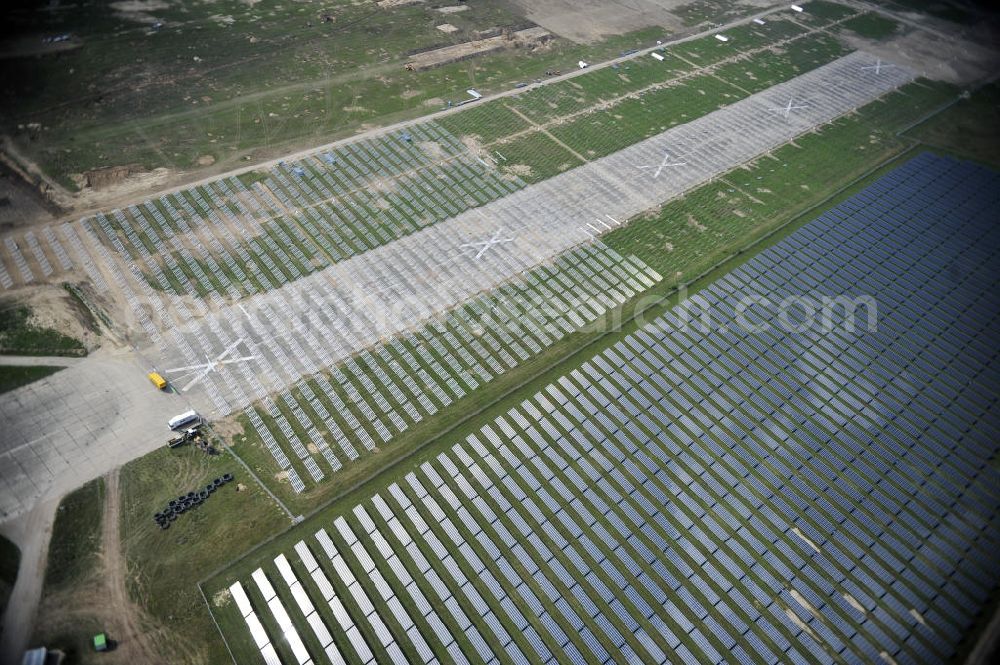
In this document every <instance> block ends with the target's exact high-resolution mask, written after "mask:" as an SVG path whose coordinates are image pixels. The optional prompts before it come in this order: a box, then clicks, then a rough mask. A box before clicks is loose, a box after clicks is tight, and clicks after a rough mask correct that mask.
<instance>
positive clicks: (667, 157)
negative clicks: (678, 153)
mask: <svg viewBox="0 0 1000 665" xmlns="http://www.w3.org/2000/svg"><path fill="white" fill-rule="evenodd" d="M670 159H671V157H670V153H669V152H666V153H663V161H662V162H660V165H659V166H656V167H653V166H648V165H646V166H640V167H639V168H640V169H652V168H655V169H656V170H655V171H654V172H653V177H654V178H659V177H660V174H661V173H663V169H666V168H671V167H675V166H687V162H671V161H670Z"/></svg>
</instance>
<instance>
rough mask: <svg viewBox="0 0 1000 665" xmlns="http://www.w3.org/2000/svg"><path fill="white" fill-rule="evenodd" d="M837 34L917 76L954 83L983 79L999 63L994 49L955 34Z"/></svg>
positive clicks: (999, 55) (923, 32)
mask: <svg viewBox="0 0 1000 665" xmlns="http://www.w3.org/2000/svg"><path fill="white" fill-rule="evenodd" d="M840 37H841V38H842V39H843V40H844V41H845V42H846V43H847V44H849V45H850V46H851V47H853V48H856V49H859V50H863V51H866V52H868V53H871V54H872V55H874V56H875V57H878V58H884V59H885V60H887V61H889V62H891V63H895V64H897V65H902V66H904V67H908V68H910V69H912V70H914V71H915V72H917V73H918V74H920V75H921V76H925V77H927V78H929V79H933V80H935V81H945V82H947V83H953V84H956V85H968V84H970V83H973V82H976V81H980V80H983V79H986V78H987V77H990V76H992V75H993V74H994V73H995V72H996V71H997V68H998V66H1000V53H998V51H997V50H995V49H992V48H989V47H987V46H983V45H982V44H978V43H975V42H972V41H968V40H964V39H961V38H959V37H958V36H955V35H949V38H948V39H945V38H944V37H943V36H940V35H938V34H937V33H932V32H928V31H924V30H911V31H909V32H908V33H906V34H903V35H899V36H897V37H893V38H890V39H885V40H881V41H873V40H871V39H866V38H864V37H860V36H858V35H856V34H854V33H851V32H847V31H845V32H844V33H843V34H841V35H840Z"/></svg>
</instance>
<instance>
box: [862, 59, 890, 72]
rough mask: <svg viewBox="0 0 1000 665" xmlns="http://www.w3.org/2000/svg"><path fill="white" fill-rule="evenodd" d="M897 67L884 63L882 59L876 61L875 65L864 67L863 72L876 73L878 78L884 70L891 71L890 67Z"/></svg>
mask: <svg viewBox="0 0 1000 665" xmlns="http://www.w3.org/2000/svg"><path fill="white" fill-rule="evenodd" d="M895 66H896V65H893V64H891V63H888V62H887V63H883V62H882V58H878V59H877V60H876V61H875V64H874V65H868V66H867V67H862V68H861V71H863V72H874V73H875V75H876V76H878V75H879V74H881V73H882V70H883V69H889V68H890V67H895Z"/></svg>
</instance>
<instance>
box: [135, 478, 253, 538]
mask: <svg viewBox="0 0 1000 665" xmlns="http://www.w3.org/2000/svg"><path fill="white" fill-rule="evenodd" d="M232 479H233V474H231V473H226V474H223V475H222V477H220V478H216V479H215V480H213V481H212V482H210V483H209V484H208V485H205V487H204V488H203V489H199V490H197V491H194V492H188V493H187V494H181V495H180V496H179V497H177V498H176V499H171V500H170V501H169V502H167V507H166V508H165V509H163V510H162V511H160V512H158V513H155V514H154V515H153V521H154V522H156V524H157V526H159V527H160V528H161V529H168V528H170V523H171V522H173V521H174V520H175V519H177V517H178V516H179V515H182V514H183V513H186V512H187V511H189V510H194V509H195V508H197V507H198V506H200V505H201V504H203V503H204V502H205V500H206V499H208V497H209V496H211V494H212V493H213V492H214V491H215V490H217V489H219V488H220V487H222V486H223V485H225V484H226V483H228V482H230V481H231V480H232Z"/></svg>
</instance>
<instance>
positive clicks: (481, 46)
mask: <svg viewBox="0 0 1000 665" xmlns="http://www.w3.org/2000/svg"><path fill="white" fill-rule="evenodd" d="M551 38H552V33H550V32H549V31H548V30H546V29H544V28H528V29H527V30H518V31H517V32H512V33H509V34H502V35H497V36H496V37H487V38H485V39H474V40H472V41H468V42H462V43H461V44H454V45H452V46H445V47H443V48H438V49H434V50H431V51H424V52H423V53H417V54H416V55H414V56H413V57H412V58H410V61H409V62H408V63H407V67H408V68H410V69H413V70H415V71H421V70H424V69H431V68H433V67H440V66H441V65H446V64H448V63H449V62H458V61H460V60H466V59H468V58H473V57H475V56H478V55H484V54H486V53H493V52H495V51H501V50H503V49H510V48H525V47H530V46H534V45H537V44H541V43H543V42H545V41H548V40H549V39H551Z"/></svg>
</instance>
